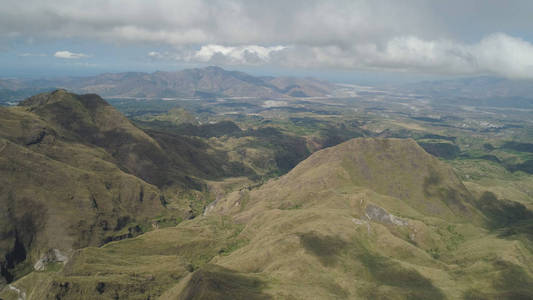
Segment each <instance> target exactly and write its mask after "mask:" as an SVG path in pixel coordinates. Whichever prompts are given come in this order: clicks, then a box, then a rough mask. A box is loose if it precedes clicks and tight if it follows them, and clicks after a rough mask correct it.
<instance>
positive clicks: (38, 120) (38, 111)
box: [0, 90, 253, 285]
mask: <svg viewBox="0 0 533 300" xmlns="http://www.w3.org/2000/svg"><path fill="white" fill-rule="evenodd" d="M0 153H1V155H0V207H2V210H1V218H0V267H1V277H0V278H1V279H0V285H2V283H4V282H10V281H12V280H14V279H16V278H18V277H20V276H21V275H23V274H25V273H27V272H29V271H31V270H32V269H34V268H35V269H39V268H41V267H39V266H40V265H46V263H47V262H54V261H56V260H63V257H67V258H68V257H70V255H71V254H72V253H73V251H74V250H76V249H79V248H83V247H87V246H98V245H102V244H104V243H106V242H109V241H113V240H117V239H122V238H127V237H132V236H135V235H138V234H140V233H142V232H145V231H146V230H147V229H150V228H151V226H152V225H151V223H152V221H154V220H156V221H157V220H158V219H161V218H163V220H164V216H167V215H169V214H170V215H172V216H175V217H172V218H174V221H173V222H174V224H175V222H177V221H176V218H177V219H180V218H187V217H194V214H195V213H196V212H195V211H191V207H190V206H192V205H197V203H196V202H198V203H199V204H198V205H201V203H200V201H197V199H196V198H191V199H181V198H180V195H179V193H178V194H177V192H182V191H185V192H191V191H192V192H195V193H205V192H206V191H205V184H204V179H213V178H219V177H221V176H227V175H228V174H232V172H233V173H236V172H238V173H239V174H247V172H248V171H247V170H246V168H244V167H243V166H242V165H241V164H238V163H232V162H229V161H228V160H227V157H226V155H225V153H223V152H220V151H216V150H214V149H211V148H210V147H208V146H207V145H206V144H205V143H203V142H202V141H200V140H197V139H194V138H187V137H183V136H179V135H173V134H170V133H160V132H156V131H152V132H150V134H147V133H146V132H144V131H142V130H140V129H138V128H137V127H135V126H134V125H133V124H132V123H131V122H130V121H129V120H128V119H126V118H125V117H124V116H123V115H122V114H120V113H119V112H118V111H116V110H115V109H114V108H113V107H112V106H110V105H109V104H108V103H107V102H105V101H104V100H103V99H101V98H100V97H99V96H97V95H76V94H72V93H68V92H66V91H64V90H57V91H54V92H51V93H43V94H39V95H37V96H34V97H31V98H28V99H27V100H25V101H24V102H22V103H21V105H20V106H18V107H9V108H0ZM248 173H249V172H248ZM249 174H250V175H253V174H252V173H249ZM173 201H175V202H176V201H177V202H178V203H177V204H176V203H174V205H173V206H172V209H169V208H166V207H165V205H166V204H168V203H169V202H170V203H171V204H172V202H173ZM191 214H192V215H191ZM35 264H38V265H35ZM39 264H40V265H39Z"/></svg>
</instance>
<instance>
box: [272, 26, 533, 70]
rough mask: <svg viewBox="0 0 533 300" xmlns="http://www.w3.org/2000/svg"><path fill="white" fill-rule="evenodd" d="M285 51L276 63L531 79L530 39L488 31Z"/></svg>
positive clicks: (400, 38) (295, 48) (300, 47)
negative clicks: (469, 40)
mask: <svg viewBox="0 0 533 300" xmlns="http://www.w3.org/2000/svg"><path fill="white" fill-rule="evenodd" d="M286 50H287V51H283V52H281V53H280V55H277V59H278V60H277V63H279V64H282V65H289V66H293V67H328V68H340V69H376V70H392V71H404V72H406V71H409V72H425V73H439V74H461V75H468V74H472V75H479V74H495V75H501V76H506V77H511V78H533V44H531V43H529V42H526V41H524V40H521V39H519V38H515V37H511V36H509V35H505V34H502V33H498V34H491V35H489V36H487V37H485V38H483V39H482V40H481V41H479V42H477V43H473V44H465V43H460V42H456V41H452V40H447V39H440V40H423V39H420V38H418V37H416V36H400V37H393V38H391V39H390V40H388V41H386V42H384V43H382V44H378V43H354V44H352V45H348V46H344V47H339V46H336V45H330V46H323V47H322V46H320V47H305V46H297V47H288V48H286Z"/></svg>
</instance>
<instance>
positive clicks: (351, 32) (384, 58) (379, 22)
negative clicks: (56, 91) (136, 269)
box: [0, 0, 533, 78]
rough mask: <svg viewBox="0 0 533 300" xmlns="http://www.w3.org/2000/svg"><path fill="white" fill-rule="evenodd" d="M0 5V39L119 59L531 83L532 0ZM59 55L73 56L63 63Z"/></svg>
mask: <svg viewBox="0 0 533 300" xmlns="http://www.w3.org/2000/svg"><path fill="white" fill-rule="evenodd" d="M4 2H5V3H4ZM0 5H3V6H4V7H10V9H5V10H1V11H0V40H7V39H15V38H19V39H21V38H32V37H33V38H34V43H39V41H41V42H42V41H43V40H44V41H46V42H49V41H50V40H65V39H79V40H82V41H85V40H88V41H98V42H100V43H104V44H106V43H107V44H114V45H115V44H120V45H121V46H124V47H123V48H122V49H126V50H125V51H127V49H128V48H127V47H128V46H133V47H135V46H137V45H143V46H149V47H152V49H155V50H154V51H153V52H152V53H151V54H149V55H148V56H149V57H150V58H151V59H167V60H182V61H198V62H206V63H218V64H231V65H234V64H248V65H264V64H272V65H284V66H296V67H331V68H338V69H377V70H397V71H406V72H431V73H449V74H478V73H494V74H499V75H504V76H511V77H527V78H533V72H532V71H531V68H530V65H531V64H530V62H531V54H530V53H531V51H530V48H531V41H528V40H524V39H521V38H520V37H522V38H528V37H529V38H531V37H532V36H531V32H533V22H532V21H531V17H530V12H531V11H533V1H530V0H509V1H496V0H487V1H484V3H483V5H479V3H478V2H477V1H466V2H465V1H464V0H448V1H426V0H412V1H397V0H374V1H368V0H329V1H326V0H292V1H286V0H270V1H268V2H267V1H259V0H194V1H192V0H191V1H187V0H153V1H144V0H113V1H107V0H94V1H72V0H48V1H40V0H27V1H18V2H13V1H9V0H0ZM102 12H105V13H102ZM473 20H474V21H473ZM499 32H502V33H499ZM36 37H39V38H36ZM158 48H159V49H171V48H174V49H175V50H174V51H172V50H166V51H158V50H157V49H158ZM56 54H57V53H56ZM60 56H61V54H60ZM67 56H68V57H69V58H74V57H75V56H70V55H62V56H61V57H64V58H67ZM56 57H57V55H56Z"/></svg>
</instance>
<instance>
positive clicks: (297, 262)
mask: <svg viewBox="0 0 533 300" xmlns="http://www.w3.org/2000/svg"><path fill="white" fill-rule="evenodd" d="M495 201H496V202H495ZM498 201H499V200H498V199H496V198H494V197H489V196H487V195H485V196H484V198H483V199H475V198H474V196H472V195H471V194H470V193H469V192H468V190H467V189H466V188H465V187H464V186H463V184H462V183H461V181H460V180H459V179H458V178H457V176H455V174H454V172H453V171H452V170H451V168H450V167H448V166H447V165H446V164H444V163H443V162H441V161H439V160H437V159H436V158H434V157H432V156H431V155H429V154H427V153H426V152H424V151H423V149H422V148H421V147H420V146H418V145H417V144H416V142H414V141H412V140H401V139H354V140H350V141H348V142H345V143H343V144H340V145H338V146H335V147H332V148H328V149H324V150H321V151H318V152H316V153H314V154H312V155H311V156H310V157H309V158H308V159H306V160H305V161H303V162H302V163H300V164H299V165H298V166H297V167H296V168H294V169H293V170H292V171H290V172H289V173H288V174H286V175H284V176H282V177H281V178H279V179H275V180H271V181H269V182H268V183H266V184H264V185H263V186H261V187H259V188H257V189H251V190H249V189H241V190H240V191H235V192H233V193H231V194H229V195H227V196H226V197H224V198H221V199H218V200H217V201H215V202H214V203H212V205H210V206H209V207H208V208H207V210H206V212H205V216H202V217H199V218H196V219H194V220H188V221H185V222H182V223H180V224H179V225H177V226H176V227H171V228H163V229H157V230H155V231H152V232H148V233H146V234H143V235H140V236H138V237H136V238H133V239H128V240H124V241H118V242H114V243H110V244H108V245H105V246H104V247H101V248H86V249H81V250H78V251H76V252H75V253H74V255H73V258H72V259H71V260H70V261H69V263H67V264H66V265H65V267H64V268H63V269H60V270H57V271H54V272H48V273H43V272H33V273H31V274H30V275H28V276H26V277H24V278H22V279H20V280H19V281H17V282H16V283H15V286H16V287H17V288H19V289H21V290H24V291H25V293H26V294H27V295H28V298H29V299H42V298H45V299H46V298H51V299H53V298H54V297H60V298H64V299H78V298H91V297H93V298H95V297H96V298H102V299H111V298H116V297H119V298H131V299H146V298H148V297H160V298H161V299H214V298H216V299H224V298H227V299H361V298H367V299H528V298H531V296H532V295H533V289H532V288H531V287H532V286H533V276H532V273H533V259H532V258H533V256H532V255H531V249H532V247H531V246H532V243H531V239H530V238H528V236H527V235H523V234H517V235H514V234H512V233H511V234H506V235H502V234H501V231H499V230H500V229H501V227H498V228H499V229H498V230H497V231H493V230H492V228H493V227H492V226H491V222H490V221H491V220H492V219H491V215H492V214H498V209H500V210H502V211H505V212H506V213H507V214H509V215H506V218H507V219H508V218H513V217H512V214H513V211H518V213H519V215H520V216H519V217H520V218H521V219H520V220H521V222H522V221H524V220H525V221H527V220H528V216H529V212H525V211H524V208H523V207H521V208H516V207H514V206H513V209H512V210H511V209H505V207H506V205H507V204H505V205H503V204H498V203H500V202H498ZM480 204H482V205H483V206H481V205H480ZM476 207H480V209H478V208H476ZM484 213H485V214H486V215H484ZM517 216H518V215H517ZM524 218H525V219H524ZM507 219H506V220H507ZM511 223H512V222H511ZM498 224H500V226H503V225H501V224H504V223H502V222H500V223H498ZM506 224H507V223H506ZM9 293H10V294H9V295H10V297H11V296H14V295H15V294H14V293H15V292H13V291H10V292H9ZM4 295H8V293H7V292H5V293H4V294H2V296H4ZM5 297H7V296H5Z"/></svg>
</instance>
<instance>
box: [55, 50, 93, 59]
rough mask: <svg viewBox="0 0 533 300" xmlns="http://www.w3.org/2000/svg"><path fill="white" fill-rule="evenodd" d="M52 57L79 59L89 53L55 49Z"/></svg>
mask: <svg viewBox="0 0 533 300" xmlns="http://www.w3.org/2000/svg"><path fill="white" fill-rule="evenodd" d="M54 57H57V58H64V59H79V58H85V57H89V55H87V54H83V53H74V52H70V51H57V52H56V53H54Z"/></svg>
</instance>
